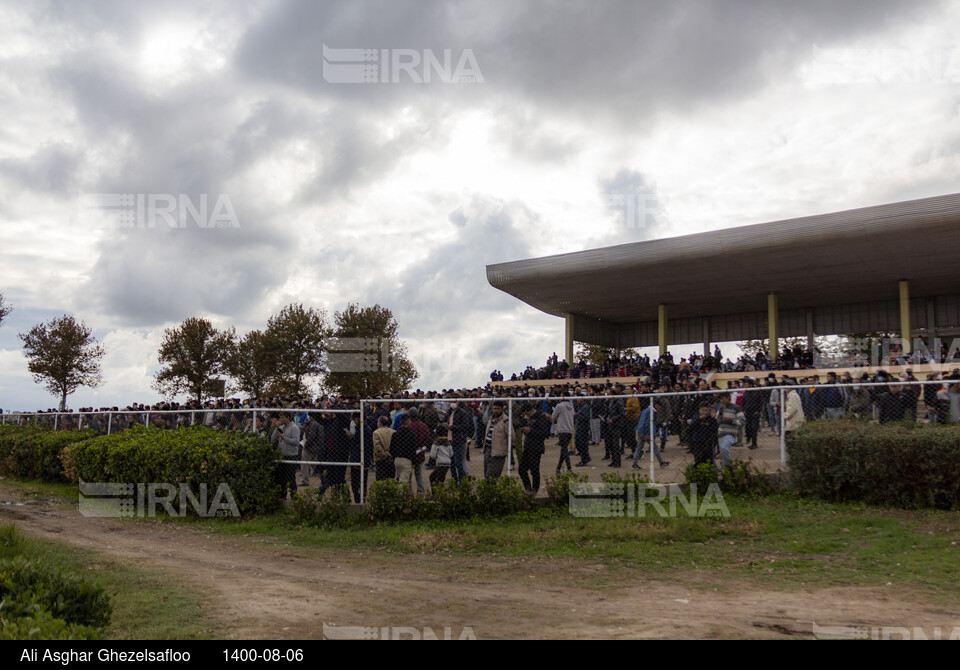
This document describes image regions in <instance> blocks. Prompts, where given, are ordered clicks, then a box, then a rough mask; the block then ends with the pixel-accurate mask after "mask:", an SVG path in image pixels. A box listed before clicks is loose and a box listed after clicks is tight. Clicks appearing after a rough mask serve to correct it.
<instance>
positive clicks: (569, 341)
mask: <svg viewBox="0 0 960 670" xmlns="http://www.w3.org/2000/svg"><path fill="white" fill-rule="evenodd" d="M565 319H566V328H565V339H564V353H565V354H566V356H567V365H569V366H570V367H571V368H572V367H573V314H567V316H566V317H565Z"/></svg>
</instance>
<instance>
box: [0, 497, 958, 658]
mask: <svg viewBox="0 0 960 670" xmlns="http://www.w3.org/2000/svg"><path fill="white" fill-rule="evenodd" d="M9 522H13V523H15V524H16V526H17V527H18V528H19V529H20V530H22V531H23V532H25V533H27V534H29V535H33V536H36V537H41V538H46V539H54V540H58V541H61V542H66V543H69V544H73V545H77V546H80V547H86V548H89V549H93V550H96V551H98V552H100V553H102V554H105V555H107V556H111V557H114V558H117V559H121V560H129V561H132V562H134V563H136V564H137V565H140V566H153V567H157V568H162V569H166V570H170V571H171V572H174V573H176V574H177V575H178V577H181V578H183V579H184V580H185V581H186V582H187V583H188V584H190V585H191V587H192V588H195V589H197V590H198V592H200V593H201V594H202V595H203V596H204V601H205V603H207V607H206V608H207V611H208V612H209V613H210V614H211V615H213V616H215V617H216V618H217V619H218V621H219V623H220V626H221V627H222V629H223V630H224V633H225V636H226V637H227V638H235V639H248V638H259V639H271V638H279V639H298V638H309V639H316V638H320V637H321V636H322V635H323V624H324V623H326V624H327V625H328V626H330V625H335V626H337V627H340V628H342V627H344V626H364V627H385V626H391V627H398V626H403V627H410V628H415V629H418V630H423V629H424V628H426V627H429V628H430V629H432V631H433V632H435V633H436V634H437V635H438V636H442V635H443V629H444V627H449V628H450V630H451V633H452V635H453V637H454V638H456V637H459V636H460V635H461V634H462V633H464V632H465V630H464V629H465V628H466V627H470V629H471V630H472V634H473V635H474V636H476V637H477V638H478V639H485V638H486V639H489V638H506V637H510V638H662V637H671V638H676V637H689V638H730V637H734V638H766V637H782V636H803V637H808V638H809V637H812V636H813V635H812V622H813V621H814V620H816V622H817V624H818V625H822V626H877V625H901V626H924V627H926V628H927V629H928V630H932V628H933V627H934V626H941V627H944V626H947V625H949V624H950V622H955V621H960V609H958V608H950V609H951V610H952V611H947V609H946V608H944V607H942V606H935V605H932V604H929V603H925V602H923V601H922V599H918V597H917V596H916V595H913V594H911V593H910V592H909V591H906V590H897V591H894V590H892V589H891V590H884V589H877V588H863V587H850V588H832V589H818V590H808V591H800V590H791V591H773V590H763V589H757V588H756V587H748V586H746V585H745V583H744V582H742V581H737V580H733V581H731V580H730V579H729V578H724V582H723V585H722V588H721V589H720V590H716V591H714V590H712V589H711V588H710V587H709V586H708V584H709V583H710V582H708V581H707V580H714V579H715V576H714V575H710V574H706V573H683V574H674V575H672V576H669V577H666V576H665V578H664V579H663V580H659V579H658V580H650V579H649V578H648V577H649V573H647V575H645V576H640V575H631V574H630V573H629V571H624V572H622V573H620V574H610V572H611V569H610V568H608V567H607V566H604V565H600V564H590V563H588V562H583V561H569V560H557V559H548V560H542V561H531V560H529V559H502V558H491V559H484V558H480V557H446V556H436V555H408V554H389V553H377V554H373V555H372V554H370V553H363V552H360V551H352V552H334V551H331V550H324V549H317V550H308V549H303V548H294V547H286V546H280V545H278V544H276V543H273V542H271V541H268V540H267V539H265V538H257V537H249V538H225V537H221V536H219V535H216V534H210V533H207V532H204V531H203V530H202V529H200V528H197V527H192V526H189V525H179V524H163V523H158V522H152V521H147V520H139V521H133V520H121V519H96V518H87V517H83V516H81V515H80V514H79V513H78V512H77V511H76V510H75V509H71V508H69V507H67V506H64V505H62V504H58V503H56V502H54V501H43V500H39V501H38V500H35V499H32V498H30V497H26V496H23V495H22V494H21V493H20V492H19V491H18V490H17V489H15V488H14V487H12V486H10V485H9V484H6V483H0V523H9ZM578 583H579V584H583V583H586V584H588V585H589V588H586V587H583V586H578ZM211 602H212V603H213V605H212V606H211V605H209V603H211ZM905 622H906V623H905ZM394 630H395V629H394ZM328 632H329V629H328ZM945 634H946V630H945Z"/></svg>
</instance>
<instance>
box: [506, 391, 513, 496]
mask: <svg viewBox="0 0 960 670" xmlns="http://www.w3.org/2000/svg"><path fill="white" fill-rule="evenodd" d="M512 461H513V398H507V477H509V476H510V463H511V462H512Z"/></svg>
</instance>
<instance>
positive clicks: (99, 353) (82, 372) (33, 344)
mask: <svg viewBox="0 0 960 670" xmlns="http://www.w3.org/2000/svg"><path fill="white" fill-rule="evenodd" d="M19 337H20V339H21V340H23V350H24V354H25V355H26V357H27V360H28V364H27V369H29V370H30V372H31V374H33V380H34V381H35V382H36V383H38V384H43V385H44V387H45V388H46V389H47V390H48V391H49V392H50V393H52V394H54V395H59V396H60V411H64V410H65V409H66V407H67V396H68V395H70V394H71V393H73V392H74V391H76V390H77V389H78V388H80V387H81V386H90V387H92V388H96V387H97V386H101V385H102V384H103V374H102V371H101V368H100V360H101V359H102V358H103V354H104V353H105V350H104V348H103V346H102V345H100V344H97V340H96V338H94V337H93V330H91V329H90V328H88V327H87V326H86V324H84V323H83V322H82V321H80V322H78V321H77V320H76V319H75V318H73V317H72V316H69V315H66V314H65V315H63V316H61V317H59V318H56V319H51V320H50V321H48V322H47V323H39V324H37V325H36V326H34V327H33V328H31V329H30V332H28V333H26V334H24V333H20V334H19Z"/></svg>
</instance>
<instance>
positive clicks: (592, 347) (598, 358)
mask: <svg viewBox="0 0 960 670" xmlns="http://www.w3.org/2000/svg"><path fill="white" fill-rule="evenodd" d="M574 345H575V348H574V351H573V360H572V361H567V363H569V364H570V365H571V366H573V365H575V364H577V363H579V362H580V359H581V358H582V359H583V360H584V361H586V362H587V363H590V364H592V365H599V366H602V365H603V364H604V363H605V362H606V360H607V356H608V355H609V354H612V353H613V352H614V349H613V347H604V346H603V345H600V344H587V343H586V342H574ZM620 353H621V355H622V354H626V355H627V356H632V355H634V354H635V353H637V352H636V350H635V349H624V350H622V351H621V352H620Z"/></svg>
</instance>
